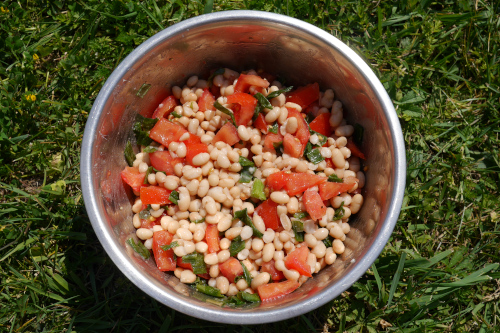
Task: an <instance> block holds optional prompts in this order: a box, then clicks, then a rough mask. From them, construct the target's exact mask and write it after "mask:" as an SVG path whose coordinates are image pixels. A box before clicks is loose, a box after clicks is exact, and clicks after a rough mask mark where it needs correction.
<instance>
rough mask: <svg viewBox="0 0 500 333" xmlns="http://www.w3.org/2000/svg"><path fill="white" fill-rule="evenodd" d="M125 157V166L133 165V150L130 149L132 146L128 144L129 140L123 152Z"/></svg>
mask: <svg viewBox="0 0 500 333" xmlns="http://www.w3.org/2000/svg"><path fill="white" fill-rule="evenodd" d="M123 154H124V155H125V161H127V164H128V166H129V167H131V166H133V165H134V161H135V154H134V150H133V149H132V144H131V143H130V140H129V141H127V144H126V145H125V151H124V152H123Z"/></svg>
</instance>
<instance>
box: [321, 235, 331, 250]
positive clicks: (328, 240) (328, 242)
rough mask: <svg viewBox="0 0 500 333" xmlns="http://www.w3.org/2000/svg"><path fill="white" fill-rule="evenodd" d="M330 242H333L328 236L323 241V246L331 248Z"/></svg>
mask: <svg viewBox="0 0 500 333" xmlns="http://www.w3.org/2000/svg"><path fill="white" fill-rule="evenodd" d="M332 242H333V237H332V236H330V235H328V237H326V238H325V239H323V244H325V246H326V247H327V248H329V247H332Z"/></svg>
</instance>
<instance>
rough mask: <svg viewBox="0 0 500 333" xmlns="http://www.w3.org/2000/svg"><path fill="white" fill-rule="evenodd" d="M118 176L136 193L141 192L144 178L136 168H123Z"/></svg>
mask: <svg viewBox="0 0 500 333" xmlns="http://www.w3.org/2000/svg"><path fill="white" fill-rule="evenodd" d="M120 175H121V176H122V179H123V181H124V182H125V183H127V184H128V185H130V187H132V189H133V190H134V191H136V192H139V191H140V190H141V186H142V184H143V183H144V177H145V176H146V175H145V174H144V173H140V172H139V170H138V169H137V168H133V167H125V169H123V171H122V172H121V173H120Z"/></svg>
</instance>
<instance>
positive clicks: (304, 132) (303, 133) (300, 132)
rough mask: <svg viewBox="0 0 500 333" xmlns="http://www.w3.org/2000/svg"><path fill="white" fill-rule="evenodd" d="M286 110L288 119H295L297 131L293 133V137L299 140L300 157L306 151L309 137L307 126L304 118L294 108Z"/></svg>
mask: <svg viewBox="0 0 500 333" xmlns="http://www.w3.org/2000/svg"><path fill="white" fill-rule="evenodd" d="M287 109H288V118H290V117H295V118H297V123H298V127H297V131H296V132H295V134H294V136H295V137H296V138H297V139H299V141H300V143H301V144H302V151H301V155H303V154H304V149H306V145H307V143H308V142H309V138H310V137H311V134H310V133H309V125H307V122H306V120H305V119H304V117H302V114H301V113H300V112H299V111H297V110H296V109H294V108H287Z"/></svg>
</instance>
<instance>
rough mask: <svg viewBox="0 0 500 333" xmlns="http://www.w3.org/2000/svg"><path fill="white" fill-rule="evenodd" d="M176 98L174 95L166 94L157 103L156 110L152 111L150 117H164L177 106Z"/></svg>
mask: <svg viewBox="0 0 500 333" xmlns="http://www.w3.org/2000/svg"><path fill="white" fill-rule="evenodd" d="M177 105H178V104H177V99H176V98H175V97H174V96H168V97H167V98H165V99H164V100H163V102H161V103H160V105H158V107H157V108H156V110H155V111H154V112H153V116H152V118H160V119H161V118H166V117H168V115H169V114H170V113H171V112H172V111H174V108H175V107H176V106H177Z"/></svg>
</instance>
